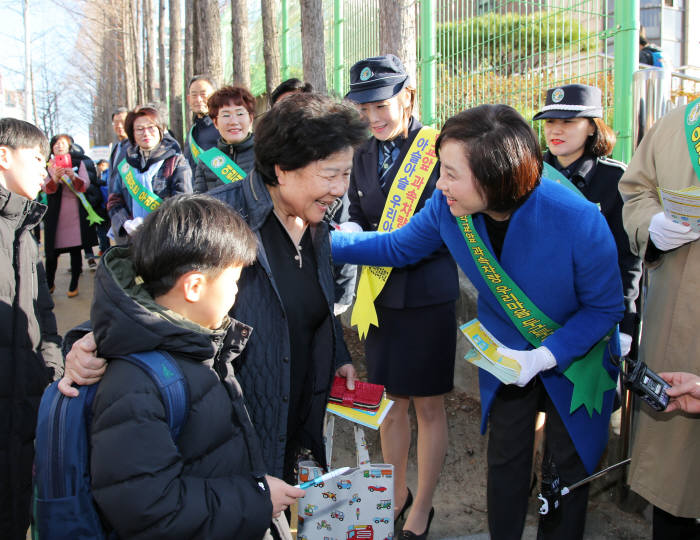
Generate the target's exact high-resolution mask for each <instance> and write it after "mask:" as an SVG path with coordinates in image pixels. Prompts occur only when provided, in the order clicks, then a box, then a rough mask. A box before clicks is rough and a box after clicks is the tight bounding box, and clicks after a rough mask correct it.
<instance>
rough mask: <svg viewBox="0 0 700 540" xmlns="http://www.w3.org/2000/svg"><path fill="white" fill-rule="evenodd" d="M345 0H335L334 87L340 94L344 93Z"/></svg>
mask: <svg viewBox="0 0 700 540" xmlns="http://www.w3.org/2000/svg"><path fill="white" fill-rule="evenodd" d="M343 22H344V21H343V0H335V1H334V3H333V89H334V90H335V92H336V93H337V94H338V95H339V96H342V95H343V78H344V77H343V76H344V67H345V64H344V62H343V38H344V35H343V32H344V29H343Z"/></svg>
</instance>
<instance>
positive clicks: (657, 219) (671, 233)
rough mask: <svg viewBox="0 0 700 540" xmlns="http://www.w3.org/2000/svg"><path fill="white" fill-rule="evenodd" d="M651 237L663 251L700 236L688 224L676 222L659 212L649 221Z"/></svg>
mask: <svg viewBox="0 0 700 540" xmlns="http://www.w3.org/2000/svg"><path fill="white" fill-rule="evenodd" d="M649 238H651V241H652V242H654V245H655V246H656V247H657V248H659V249H660V250H661V251H670V250H672V249H676V248H677V247H680V246H682V245H683V244H687V243H688V242H692V241H694V240H697V239H698V238H700V233H697V232H694V231H693V230H692V229H691V228H690V227H689V226H688V225H681V224H680V223H675V222H673V221H671V220H670V219H668V218H667V217H666V214H664V213H663V212H659V213H658V214H654V216H653V217H652V218H651V222H650V223H649Z"/></svg>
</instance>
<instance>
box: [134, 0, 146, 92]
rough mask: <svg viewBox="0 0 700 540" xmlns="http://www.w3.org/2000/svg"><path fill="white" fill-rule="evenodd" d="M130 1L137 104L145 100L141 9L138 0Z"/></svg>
mask: <svg viewBox="0 0 700 540" xmlns="http://www.w3.org/2000/svg"><path fill="white" fill-rule="evenodd" d="M131 3H132V5H133V6H134V11H133V12H134V13H135V14H136V17H133V18H132V19H131V26H132V34H133V36H134V37H133V39H134V49H135V50H136V93H137V95H138V104H139V105H142V104H143V103H144V102H145V101H146V95H145V92H144V82H145V81H144V74H143V39H142V37H143V35H142V32H139V29H141V28H143V16H142V14H143V11H142V10H141V2H139V0H131Z"/></svg>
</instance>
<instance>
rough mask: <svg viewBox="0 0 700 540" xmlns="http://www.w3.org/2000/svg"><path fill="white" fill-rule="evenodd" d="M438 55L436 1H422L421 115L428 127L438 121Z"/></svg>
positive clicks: (422, 120)
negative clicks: (436, 100) (436, 89)
mask: <svg viewBox="0 0 700 540" xmlns="http://www.w3.org/2000/svg"><path fill="white" fill-rule="evenodd" d="M436 55H437V44H436V39H435V0H420V64H421V70H420V114H421V122H422V123H423V124H424V125H426V126H432V125H434V124H435V121H436V119H435V85H436V84H435V81H436V61H437V60H436Z"/></svg>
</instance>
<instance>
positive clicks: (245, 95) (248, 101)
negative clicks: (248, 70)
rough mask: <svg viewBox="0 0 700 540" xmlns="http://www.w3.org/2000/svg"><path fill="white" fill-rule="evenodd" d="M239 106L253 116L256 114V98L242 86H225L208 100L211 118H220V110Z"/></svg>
mask: <svg viewBox="0 0 700 540" xmlns="http://www.w3.org/2000/svg"><path fill="white" fill-rule="evenodd" d="M230 104H234V105H239V106H241V107H245V110H246V111H248V113H249V114H250V115H251V116H252V115H254V114H255V98H254V97H253V94H251V93H250V91H249V90H248V89H247V88H244V87H242V86H223V87H221V88H219V89H218V90H217V91H216V92H214V93H213V94H212V95H211V96H209V99H208V100H207V107H208V109H209V116H210V117H211V118H216V117H217V116H219V109H221V108H222V107H225V106H226V105H230Z"/></svg>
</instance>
